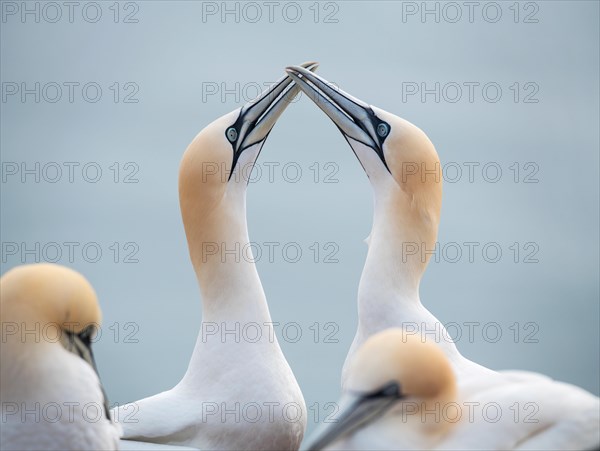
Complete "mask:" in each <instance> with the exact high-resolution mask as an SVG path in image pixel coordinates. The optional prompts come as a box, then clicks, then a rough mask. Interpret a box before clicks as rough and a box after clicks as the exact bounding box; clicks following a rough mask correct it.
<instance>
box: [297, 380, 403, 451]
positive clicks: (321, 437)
mask: <svg viewBox="0 0 600 451" xmlns="http://www.w3.org/2000/svg"><path fill="white" fill-rule="evenodd" d="M402 397H403V396H402V394H401V393H400V387H399V386H398V384H397V383H395V382H390V383H389V384H387V385H385V386H384V387H382V388H381V389H380V390H377V391H375V392H373V393H367V394H364V393H361V394H357V393H345V394H344V395H343V396H342V398H341V399H340V401H339V403H338V407H339V413H338V418H337V419H335V420H333V422H331V423H328V424H323V425H322V426H321V427H320V428H319V429H318V430H317V432H316V433H315V434H314V435H313V436H312V437H311V439H309V441H308V444H307V445H306V446H305V447H303V449H305V450H306V451H316V450H320V449H323V448H325V447H327V446H329V445H331V444H333V443H334V442H336V441H337V440H339V439H341V438H343V437H344V436H347V435H348V434H351V433H353V432H355V431H357V430H358V429H360V428H361V427H363V426H366V425H367V424H368V423H370V422H372V421H374V420H376V419H377V418H379V417H381V416H382V415H383V414H384V413H385V412H387V411H388V409H390V407H392V406H393V405H394V403H396V402H397V401H398V400H400V399H402Z"/></svg>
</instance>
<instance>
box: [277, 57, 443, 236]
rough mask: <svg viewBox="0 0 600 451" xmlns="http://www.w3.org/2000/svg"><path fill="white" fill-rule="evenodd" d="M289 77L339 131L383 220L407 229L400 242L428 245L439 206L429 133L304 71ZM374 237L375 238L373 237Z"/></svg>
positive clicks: (291, 71) (438, 173)
mask: <svg viewBox="0 0 600 451" xmlns="http://www.w3.org/2000/svg"><path fill="white" fill-rule="evenodd" d="M286 70H287V72H288V74H289V75H290V76H291V77H292V78H293V79H294V81H295V82H296V84H297V85H298V86H299V87H300V89H302V91H304V93H305V94H307V96H308V97H309V98H311V100H313V101H314V102H315V103H316V104H317V106H319V108H321V109H322V110H323V111H324V112H325V114H327V116H329V118H331V120H332V121H333V122H334V123H335V124H336V125H337V127H338V128H339V129H340V131H341V132H342V134H343V135H344V137H345V138H346V140H347V141H348V144H350V147H351V148H352V150H353V151H354V153H355V154H356V156H357V158H358V160H359V161H360V163H361V164H362V166H363V168H364V170H365V172H366V173H367V176H368V177H369V180H370V181H371V184H372V186H373V188H374V191H375V200H376V203H377V202H378V203H379V204H380V205H381V206H382V210H385V211H386V222H388V223H394V226H397V225H398V224H400V225H401V228H402V229H403V230H404V231H408V233H407V236H404V237H403V239H405V240H406V239H410V240H413V239H415V240H417V239H419V240H421V242H423V243H426V244H431V245H433V244H432V243H433V242H434V241H435V239H436V237H437V229H438V224H439V219H440V210H441V203H442V181H441V168H440V162H439V158H438V155H437V152H436V150H435V148H434V146H433V144H432V143H431V141H430V140H429V138H428V137H427V135H426V134H425V133H424V132H423V131H422V130H421V129H419V128H418V127H417V126H415V125H413V124H411V123H410V122H408V121H406V120H404V119H402V118H400V117H398V116H396V115H394V114H392V113H389V112H387V111H384V110H382V109H380V108H377V107H374V106H370V105H368V104H366V103H365V102H363V101H361V100H359V99H357V98H355V97H353V96H351V95H350V94H347V93H345V92H344V91H342V90H340V89H339V88H336V87H334V86H333V85H332V84H331V83H329V82H328V81H327V80H325V79H324V78H322V77H320V76H318V75H316V74H313V73H311V72H309V71H307V70H305V69H304V68H302V67H298V66H294V67H288V68H287V69H286ZM372 238H373V237H372Z"/></svg>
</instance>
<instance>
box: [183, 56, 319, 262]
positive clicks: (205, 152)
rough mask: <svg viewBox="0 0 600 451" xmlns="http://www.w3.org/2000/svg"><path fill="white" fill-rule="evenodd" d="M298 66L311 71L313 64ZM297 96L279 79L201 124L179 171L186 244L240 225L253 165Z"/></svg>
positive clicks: (294, 89) (285, 79) (292, 86)
mask: <svg viewBox="0 0 600 451" xmlns="http://www.w3.org/2000/svg"><path fill="white" fill-rule="evenodd" d="M302 66H303V67H306V68H308V69H309V70H315V69H316V68H317V66H318V65H317V63H314V62H309V63H304V64H303V65H302ZM298 92H299V89H298V88H297V87H296V86H295V84H294V83H293V81H292V79H290V78H289V77H287V76H286V77H283V78H281V79H280V80H279V81H277V82H276V83H274V84H273V86H271V87H270V88H269V89H268V90H266V91H265V92H263V93H262V94H261V95H260V96H259V97H258V98H257V99H255V100H253V101H251V102H249V103H247V104H246V105H244V106H242V107H240V108H238V109H236V110H234V111H232V112H230V113H228V114H226V115H224V116H222V117H220V118H218V119H216V120H215V121H213V122H212V123H210V124H209V125H207V126H206V127H205V128H204V129H203V130H202V131H201V132H200V133H199V134H198V135H197V136H196V137H195V138H194V140H193V141H192V142H191V143H190V145H189V146H188V148H187V150H186V151H185V153H184V155H183V158H182V161H181V164H180V169H179V200H180V206H181V212H182V216H183V222H184V226H185V229H186V235H187V236H188V242H189V241H194V242H196V243H202V242H207V241H209V242H210V241H213V240H215V235H214V234H213V233H211V230H214V229H215V228H219V227H221V228H222V227H223V226H224V225H227V224H229V223H232V222H236V221H241V220H242V219H244V220H245V215H241V214H237V213H239V212H240V210H239V208H238V207H240V206H243V205H245V203H244V199H245V197H244V196H245V192H246V186H247V184H248V180H249V177H250V173H251V171H252V168H253V165H254V163H255V161H256V159H257V158H258V155H259V153H260V150H261V148H262V146H263V145H264V143H265V141H266V139H267V137H268V136H269V133H270V132H271V130H272V128H273V126H274V125H275V123H276V121H277V119H278V118H279V117H280V116H281V114H282V113H283V111H284V110H285V108H286V107H287V106H288V105H289V103H290V102H291V101H292V100H293V98H294V97H295V96H296V94H297V93H298ZM224 203H225V205H223V204H224ZM215 210H220V212H221V213H222V214H224V215H226V218H223V217H222V215H219V214H218V213H215ZM234 213H236V214H234ZM211 215H212V216H213V218H212V219H211ZM214 216H216V218H215V217H214ZM242 216H244V218H242ZM232 226H235V224H233V225H232ZM198 235H200V236H198ZM190 244H191V243H190ZM192 247H193V246H192V245H190V250H192ZM192 258H193V259H194V257H193V256H192ZM203 259H204V257H202V260H203Z"/></svg>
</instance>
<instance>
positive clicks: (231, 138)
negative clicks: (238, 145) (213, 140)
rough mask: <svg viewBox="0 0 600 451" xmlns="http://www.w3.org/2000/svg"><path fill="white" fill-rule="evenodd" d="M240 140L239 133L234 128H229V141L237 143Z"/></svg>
mask: <svg viewBox="0 0 600 451" xmlns="http://www.w3.org/2000/svg"><path fill="white" fill-rule="evenodd" d="M237 138H238V132H237V130H236V129H235V128H234V127H229V128H228V129H227V139H228V140H229V141H231V142H235V140H236V139H237Z"/></svg>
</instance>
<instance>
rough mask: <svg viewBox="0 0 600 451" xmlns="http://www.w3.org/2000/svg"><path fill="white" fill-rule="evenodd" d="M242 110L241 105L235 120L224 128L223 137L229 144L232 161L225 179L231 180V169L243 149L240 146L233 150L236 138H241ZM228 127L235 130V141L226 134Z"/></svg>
mask: <svg viewBox="0 0 600 451" xmlns="http://www.w3.org/2000/svg"><path fill="white" fill-rule="evenodd" d="M243 110H244V108H243V107H242V108H241V109H240V114H238V117H237V119H236V120H235V122H234V123H233V124H231V125H230V126H229V127H227V128H226V129H225V139H226V140H227V141H228V142H229V144H231V150H232V151H233V158H232V162H231V172H230V173H229V178H228V179H227V181H229V180H231V176H232V175H233V170H234V169H235V166H236V164H237V162H238V160H239V158H240V155H241V153H242V152H243V151H244V149H242V148H240V150H239V151H236V150H235V146H236V144H237V142H238V140H239V139H240V138H241V136H240V130H241V129H242V123H243V122H244V120H243V115H244V114H243V113H244V111H243ZM230 128H233V129H235V131H236V132H237V138H236V140H235V141H230V140H229V137H228V136H227V132H228V131H229V129H230Z"/></svg>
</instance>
